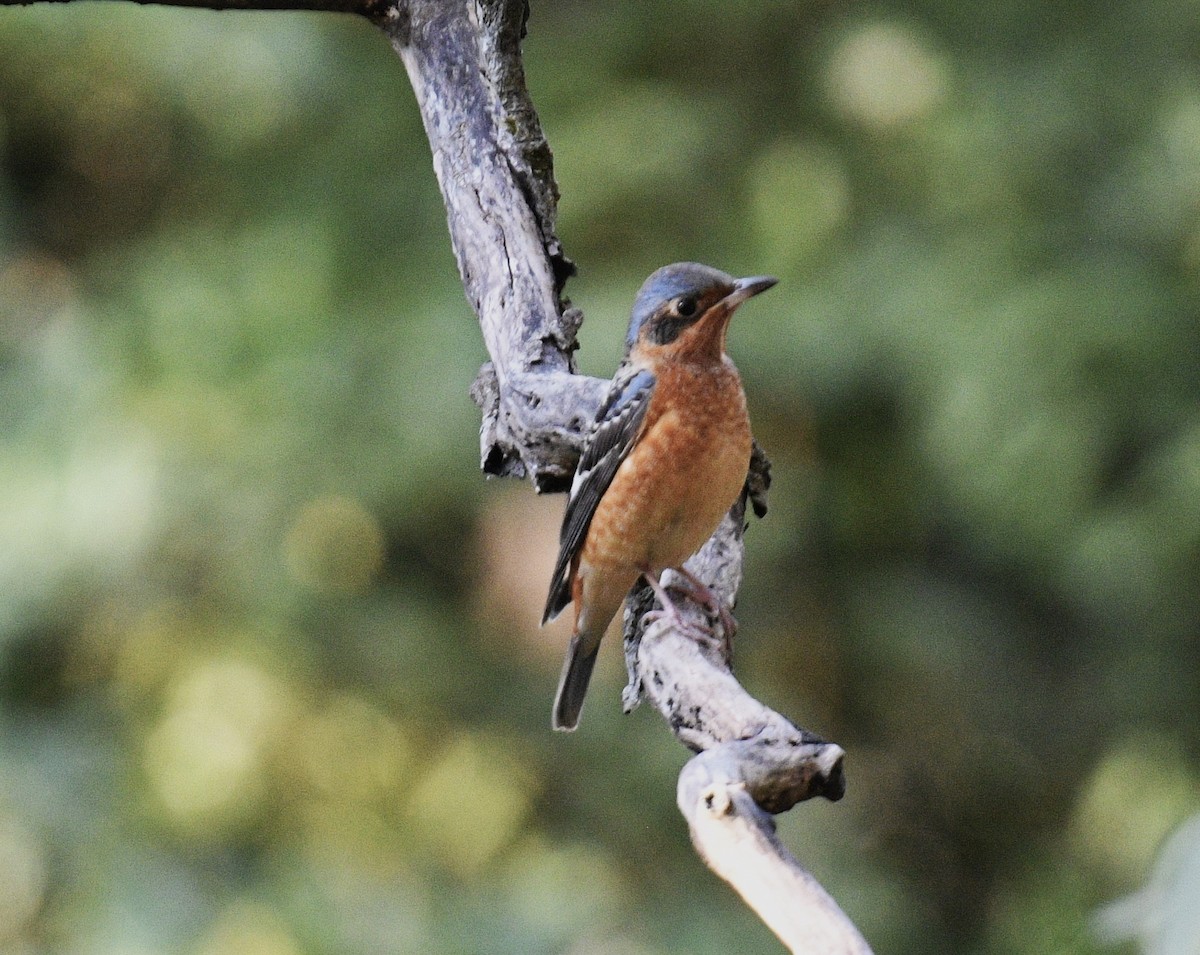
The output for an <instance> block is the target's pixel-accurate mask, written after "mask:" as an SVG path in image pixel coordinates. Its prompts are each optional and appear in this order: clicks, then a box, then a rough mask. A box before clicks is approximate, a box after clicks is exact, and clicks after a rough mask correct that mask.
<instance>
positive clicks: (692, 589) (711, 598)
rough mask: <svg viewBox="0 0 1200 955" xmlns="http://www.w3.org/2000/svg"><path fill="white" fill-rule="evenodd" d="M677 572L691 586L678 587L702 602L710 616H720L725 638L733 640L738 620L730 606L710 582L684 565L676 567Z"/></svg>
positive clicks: (698, 601) (697, 601) (699, 602)
mask: <svg viewBox="0 0 1200 955" xmlns="http://www.w3.org/2000/svg"><path fill="white" fill-rule="evenodd" d="M674 569H675V571H676V573H678V574H680V575H681V576H683V578H684V579H685V580H687V582H688V584H689V587H688V588H687V589H686V590H685V588H683V587H679V588H678V589H679V590H680V591H681V592H685V593H687V594H688V595H689V596H690V597H691V598H692V599H693V600H695V601H696V603H698V604H700V606H702V607H703V608H704V609H705V610H706V611H707V612H708V615H709V616H710V617H718V618H719V619H720V621H721V629H722V630H724V631H725V638H726V639H727V640H732V639H733V638H734V635H735V634H736V633H737V626H738V625H737V621H736V620H735V619H734V617H733V614H732V613H731V612H730V610H729V608H728V607H727V606H725V601H723V600H722V599H721V598H720V597H718V596H717V594H716V591H714V590H713V589H712V588H711V587H710V586H708V584H706V583H705V582H704V581H703V580H701V579H700V578H699V577H697V576H696V575H695V574H693V573H692V572H691V571H690V570H688V569H687V568H686V567H684V566H682V565H681V566H679V567H676V568H674Z"/></svg>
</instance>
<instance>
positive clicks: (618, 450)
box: [542, 262, 776, 730]
mask: <svg viewBox="0 0 1200 955" xmlns="http://www.w3.org/2000/svg"><path fill="white" fill-rule="evenodd" d="M775 282H776V280H775V279H773V278H770V277H767V276H757V277H754V278H745V279H735V278H733V277H732V276H729V275H726V274H725V273H724V272H719V271H717V270H716V269H713V268H709V267H708V266H705V265H698V264H696V263H694V262H680V263H677V264H675V265H668V266H666V267H665V268H661V269H659V270H658V271H657V272H655V273H654V274H653V275H651V276H650V278H648V279H647V280H646V282H645V284H644V285H643V286H642V288H641V291H639V292H638V295H637V299H636V300H635V301H634V305H633V315H632V317H631V319H630V322H629V334H628V336H627V337H626V340H625V358H624V360H623V361H622V363H621V367H620V368H619V369H618V371H617V374H616V376H615V377H614V378H613V383H612V387H611V388H610V390H609V392H608V395H607V397H606V398H605V400H604V403H603V404H602V405H601V407H600V410H599V412H598V413H597V415H596V421H595V423H594V425H593V428H592V431H591V433H590V436H589V437H588V439H587V443H586V444H585V446H584V449H583V454H582V456H581V457H580V459H579V467H578V469H577V470H576V472H575V479H574V482H573V483H572V486H571V495H570V498H569V499H568V501H567V510H566V514H565V515H564V517H563V524H562V533H561V535H560V538H559V553H558V562H557V563H556V564H555V567H554V576H553V578H552V581H551V584H550V596H549V598H548V599H547V601H546V610H545V613H544V614H543V616H542V623H545V622H546V621H547V620H551V619H553V618H554V617H556V616H558V614H559V613H560V612H561V611H562V610H563V608H565V607H566V606H567V604H569V603H572V602H574V604H575V626H574V629H573V631H572V634H571V644H570V647H569V648H568V649H567V658H566V661H565V662H564V664H563V671H562V677H561V679H560V680H559V685H558V695H557V697H556V699H555V701H554V715H553V725H554V728H555V729H560V730H572V729H574V728H575V727H576V726H577V725H578V723H579V712H580V710H581V709H582V708H583V698H584V694H585V693H586V692H587V686H588V681H589V679H590V678H591V675H592V668H593V667H594V666H595V664H596V653H597V651H598V650H599V649H600V639H601V638H602V637H603V636H604V631H605V630H606V629H607V628H608V625H609V623H610V622H611V621H612V618H613V617H614V616H616V613H617V611H618V610H619V609H620V607H621V602H622V600H624V599H625V596H626V594H628V593H629V590H630V589H631V588H632V587H633V585H634V584H635V583H637V580H638V578H639V577H645V578H646V581H647V582H648V583H649V584H650V586H651V587H652V588H653V589H654V592H655V593H656V594H657V595H658V597H659V600H660V601H661V602H662V603H663V606H664V608H665V609H666V611H667V612H668V613H673V612H674V610H673V607H672V605H671V603H670V600H669V598H668V597H667V595H666V592H665V591H664V590H663V588H662V586H661V584H660V583H659V576H660V575H661V574H662V572H663V571H664V570H666V569H668V568H676V569H681V565H682V564H683V562H684V561H685V560H687V558H688V557H690V556H691V555H692V554H693V553H695V552H696V550H697V549H699V547H700V545H701V544H703V543H704V542H705V541H706V540H707V539H708V538H709V537H710V536H711V535H712V533H713V531H714V530H716V528H717V525H718V524H720V522H721V519H722V518H723V517H724V516H725V514H726V513H727V512H728V511H729V508H730V507H731V506H732V505H733V503H734V502H735V501H736V500H737V497H738V495H739V494H740V493H741V490H742V485H743V484H744V483H745V480H746V472H747V470H748V469H749V465H750V418H749V416H748V415H747V412H746V395H745V393H744V392H743V391H742V381H741V378H740V377H739V376H738V372H737V369H736V368H735V367H734V365H733V362H732V361H730V359H729V356H728V355H726V354H725V333H726V330H727V329H728V328H729V319H730V317H731V316H732V315H733V313H734V311H735V310H736V309H737V307H738V306H739V305H740V304H741V303H742V302H744V301H745V300H746V299H748V298H750V297H751V296H752V295H757V294H758V293H759V292H763V291H766V290H767V289H769V288H770V287H771V286H772V285H774V284H775ZM684 573H685V576H686V577H688V579H689V580H691V581H692V583H693V584H694V585H699V587H703V585H700V584H699V581H696V580H695V578H693V577H691V575H690V574H687V573H686V572H684ZM710 596H711V595H710Z"/></svg>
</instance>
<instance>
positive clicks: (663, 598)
mask: <svg viewBox="0 0 1200 955" xmlns="http://www.w3.org/2000/svg"><path fill="white" fill-rule="evenodd" d="M643 576H644V577H645V578H646V582H647V583H648V584H649V585H650V589H651V590H653V591H654V595H655V596H656V597H657V598H658V601H659V603H661V604H662V610H651V611H650V612H649V613H647V614H646V615H645V616H644V617H643V619H644V620H646V621H648V622H650V623H653V622H655V621H657V620H667V621H669V622H670V623H671V625H672V626H674V627H675V628H676V629H677V630H679V631H680V632H681V633H686V634H687V635H688V636H690V637H691V638H692V639H694V640H695V641H696V642H697V643H702V644H706V645H707V646H709V647H710V648H712V649H714V650H716V651H717V652H718V653H719V654H720V655H721V658H722V659H723V660H724V661H725V664H726V666H728V665H730V664H731V663H732V662H733V644H732V642H731V640H730V636H731V634H732V629H731V627H730V626H729V625H727V624H726V623H725V616H724V615H728V616H729V620H730V621H731V623H732V621H733V617H732V615H729V611H728V610H725V609H724V607H723V606H722V605H721V602H720V600H719V599H718V598H717V596H716V594H714V593H713V592H712V591H711V590H709V589H708V588H707V587H705V586H704V584H703V583H701V582H700V581H699V580H696V578H694V577H691V575H690V574H689V575H687V576H688V577H690V578H691V580H693V581H695V583H697V584H699V585H700V586H701V587H703V588H704V591H705V592H706V593H707V595H708V598H709V600H711V601H712V602H714V603H715V604H716V606H717V607H718V608H720V611H719V612H718V611H714V610H712V609H710V608H709V607H708V601H706V600H705V599H704V597H703V596H699V595H697V596H696V601H697V603H699V604H700V605H701V606H703V607H705V609H706V610H708V612H709V614H710V616H715V617H720V619H721V626H722V633H721V635H719V636H718V635H717V634H716V633H715V632H714V630H713V628H712V626H705V625H704V624H700V623H695V622H693V621H690V620H686V619H684V616H683V614H682V613H680V611H679V607H678V606H676V604H675V602H674V601H673V600H672V599H671V595H670V594H669V593H668V590H669V589H670V588H668V587H664V586H663V585H662V583H661V581H659V580H658V579H657V578H656V577H655V576H654V575H653V574H650V573H645V572H643ZM687 593H688V594H692V593H693V592H692V591H690V590H689V591H687ZM736 626H737V625H736V623H732V627H733V628H736Z"/></svg>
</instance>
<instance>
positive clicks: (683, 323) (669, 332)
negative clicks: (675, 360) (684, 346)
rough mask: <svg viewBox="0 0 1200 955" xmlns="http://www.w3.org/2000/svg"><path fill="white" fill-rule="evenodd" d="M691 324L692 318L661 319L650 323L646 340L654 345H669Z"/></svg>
mask: <svg viewBox="0 0 1200 955" xmlns="http://www.w3.org/2000/svg"><path fill="white" fill-rule="evenodd" d="M691 324H692V319H691V318H667V317H664V318H660V319H658V320H657V321H654V322H650V323H649V327H648V328H647V329H646V338H647V340H648V341H649V342H650V343H651V344H653V345H667V344H670V343H671V342H673V341H675V339H676V338H678V337H679V335H680V334H681V333H682V332H683V330H684V329H685V328H687V327H688V326H689V325H691Z"/></svg>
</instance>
